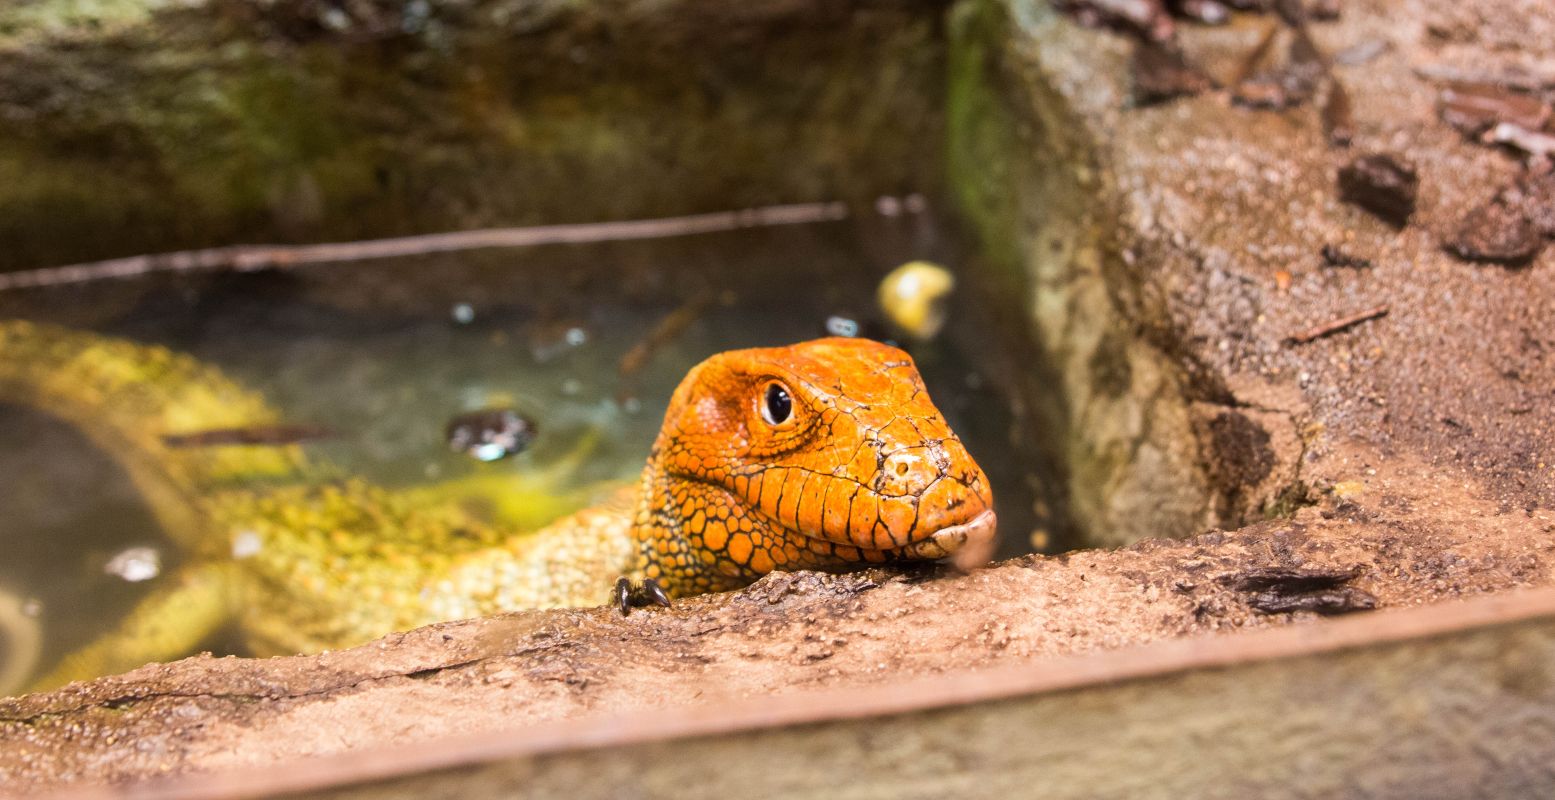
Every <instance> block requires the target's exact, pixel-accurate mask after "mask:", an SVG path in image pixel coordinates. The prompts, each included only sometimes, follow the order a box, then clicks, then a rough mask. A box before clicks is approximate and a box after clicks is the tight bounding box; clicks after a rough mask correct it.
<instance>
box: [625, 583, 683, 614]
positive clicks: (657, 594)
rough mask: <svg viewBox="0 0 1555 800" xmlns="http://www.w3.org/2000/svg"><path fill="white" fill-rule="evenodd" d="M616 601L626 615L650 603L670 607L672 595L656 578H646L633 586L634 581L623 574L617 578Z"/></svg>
mask: <svg viewBox="0 0 1555 800" xmlns="http://www.w3.org/2000/svg"><path fill="white" fill-rule="evenodd" d="M615 601H616V607H617V608H619V609H621V616H623V617H624V616H626V615H627V614H630V613H632V609H633V608H634V607H635V608H641V607H643V606H646V605H649V604H650V603H651V604H653V605H657V606H664V607H665V608H668V607H669V604H670V596H669V595H668V594H666V593H665V591H664V587H663V586H660V585H659V582H658V581H657V580H655V579H654V578H644V579H643V582H642V584H641V585H638V586H633V585H632V581H631V580H630V579H629V578H627V577H626V576H624V575H623V576H621V577H620V578H617V579H616V588H615Z"/></svg>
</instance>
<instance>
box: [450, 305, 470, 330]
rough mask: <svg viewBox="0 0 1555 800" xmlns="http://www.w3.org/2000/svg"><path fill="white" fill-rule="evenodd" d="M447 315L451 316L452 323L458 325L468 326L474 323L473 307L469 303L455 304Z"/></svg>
mask: <svg viewBox="0 0 1555 800" xmlns="http://www.w3.org/2000/svg"><path fill="white" fill-rule="evenodd" d="M449 313H451V314H452V315H453V318H454V322H457V323H459V324H460V325H468V324H470V323H471V322H474V321H475V307H474V306H472V305H470V304H469V303H455V304H454V307H453V310H452V311H450V312H449Z"/></svg>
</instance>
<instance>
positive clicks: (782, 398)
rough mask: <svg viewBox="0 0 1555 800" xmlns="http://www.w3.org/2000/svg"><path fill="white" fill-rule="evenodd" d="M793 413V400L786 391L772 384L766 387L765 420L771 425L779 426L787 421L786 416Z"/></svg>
mask: <svg viewBox="0 0 1555 800" xmlns="http://www.w3.org/2000/svg"><path fill="white" fill-rule="evenodd" d="M793 411H794V400H793V398H791V397H789V396H788V390H787V389H784V388H783V387H781V386H779V385H777V384H775V383H772V384H768V385H767V420H768V421H769V422H771V423H772V424H773V425H781V424H783V423H785V422H787V421H788V415H789V414H792V413H793Z"/></svg>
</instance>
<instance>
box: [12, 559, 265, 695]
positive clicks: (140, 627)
mask: <svg viewBox="0 0 1555 800" xmlns="http://www.w3.org/2000/svg"><path fill="white" fill-rule="evenodd" d="M169 577H170V580H169V581H168V583H167V585H165V586H161V587H159V588H158V589H156V590H155V591H154V592H153V593H152V594H151V596H150V597H147V598H146V599H145V600H142V601H141V602H140V604H139V605H137V606H136V607H135V609H134V610H133V611H131V612H130V613H129V615H127V616H126V617H125V618H124V619H123V620H121V621H120V623H119V625H118V627H116V628H115V629H114V630H113V631H111V632H109V633H107V634H104V635H103V636H100V637H98V638H97V639H96V640H95V641H93V642H92V643H91V644H88V645H86V646H85V647H82V648H81V649H79V650H77V651H75V652H73V653H71V654H69V655H67V656H65V657H64V658H63V659H61V660H60V662H59V664H57V665H56V666H55V667H54V668H53V669H52V670H50V671H49V672H48V673H47V674H45V675H44V676H43V677H41V678H39V679H37V680H36V681H33V683H32V685H31V686H29V687H28V691H33V692H38V691H45V690H48V689H53V688H56V687H58V686H62V685H64V684H67V683H70V682H71V681H78V680H87V679H90V678H95V677H97V676H99V675H113V674H117V673H120V672H125V671H127V670H131V669H134V668H136V667H139V666H141V665H143V664H148V663H151V662H153V661H168V660H172V659H176V658H182V657H184V656H186V655H188V654H189V653H191V652H194V649H195V648H196V647H198V646H199V645H200V643H201V642H203V641H205V639H206V637H208V636H209V635H210V634H211V633H212V632H214V631H215V630H216V629H218V628H219V627H221V626H222V625H223V624H224V623H226V622H227V621H228V620H230V619H231V618H232V616H233V606H234V602H233V596H234V594H235V592H234V586H233V581H234V577H235V576H234V574H233V570H232V566H231V565H229V564H218V563H208V564H198V565H194V566H191V567H187V568H185V569H182V570H180V571H178V572H176V573H174V574H173V575H171V576H169Z"/></svg>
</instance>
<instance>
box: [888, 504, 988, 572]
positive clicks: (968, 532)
mask: <svg viewBox="0 0 1555 800" xmlns="http://www.w3.org/2000/svg"><path fill="white" fill-rule="evenodd" d="M998 527H999V518H998V517H997V516H995V515H994V513H993V509H991V508H990V509H988V510H987V511H984V512H983V513H981V514H978V515H977V516H975V517H973V518H972V519H971V520H970V521H968V522H963V523H961V524H960V525H949V526H946V527H944V528H940V529H939V530H937V531H935V532H933V533H931V534H929V535H928V538H926V539H923V540H922V541H917V542H913V543H912V544H909V545H907V546H906V547H904V548H902V549H901V553H902V554H903V555H905V556H907V557H908V558H921V559H925V560H929V559H940V558H950V559H952V560H953V561H954V562H955V565H956V566H958V567H961V568H962V569H970V568H972V567H976V566H981V565H982V564H985V563H987V562H988V559H989V558H990V557H992V556H993V547H994V533H995V531H996V530H997V529H998Z"/></svg>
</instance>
